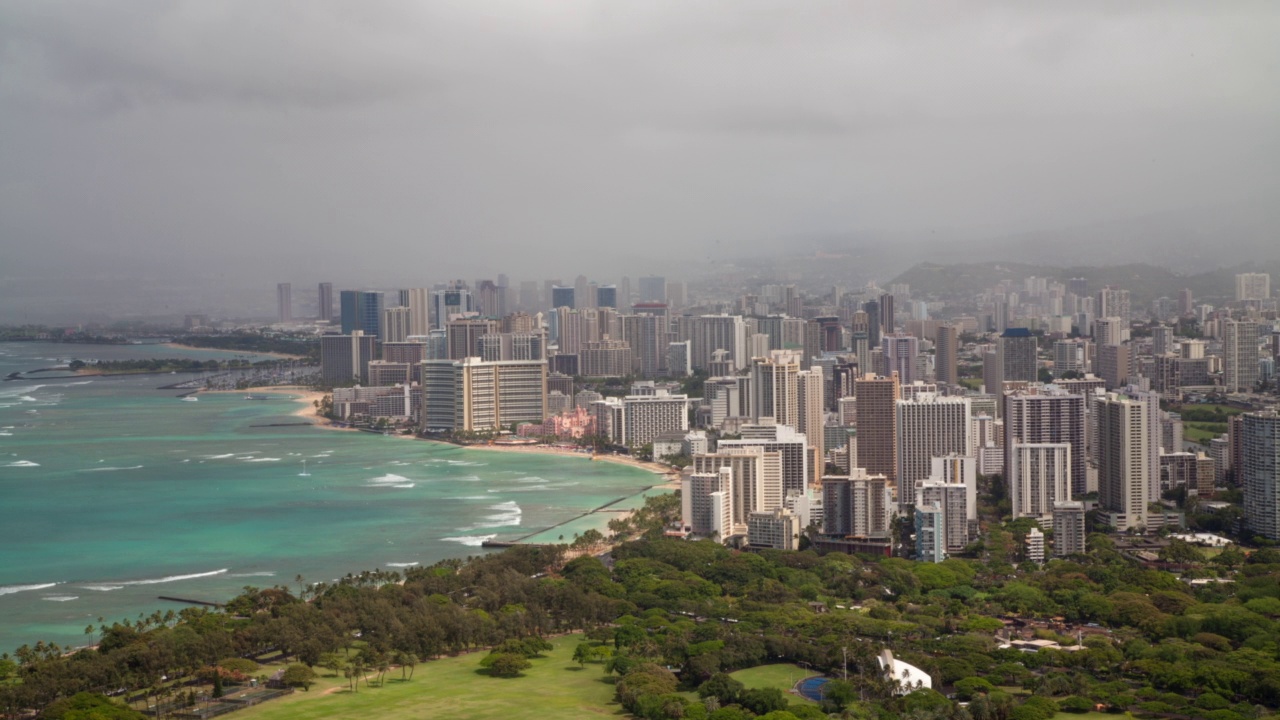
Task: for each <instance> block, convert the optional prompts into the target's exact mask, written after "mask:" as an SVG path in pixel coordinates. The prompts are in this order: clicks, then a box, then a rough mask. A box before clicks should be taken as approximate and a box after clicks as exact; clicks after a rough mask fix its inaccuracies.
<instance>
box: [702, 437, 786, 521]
mask: <svg viewBox="0 0 1280 720" xmlns="http://www.w3.org/2000/svg"><path fill="white" fill-rule="evenodd" d="M690 457H691V459H692V463H691V464H690V466H689V470H690V471H691V472H693V473H695V474H697V473H713V472H717V471H719V470H720V469H722V468H728V469H729V470H730V472H731V473H732V474H731V476H730V477H731V478H732V480H731V482H732V483H733V503H732V511H731V516H732V518H733V525H734V527H735V528H737V527H742V526H745V525H746V524H747V521H748V516H749V515H750V514H751V513H753V512H763V511H769V510H773V509H775V508H779V507H782V506H783V498H784V493H783V490H782V485H783V483H782V453H781V452H778V451H776V450H775V451H768V450H765V448H764V447H763V446H759V445H754V446H749V447H725V448H719V449H718V450H717V451H716V452H714V453H694V454H692V455H691V456H690Z"/></svg>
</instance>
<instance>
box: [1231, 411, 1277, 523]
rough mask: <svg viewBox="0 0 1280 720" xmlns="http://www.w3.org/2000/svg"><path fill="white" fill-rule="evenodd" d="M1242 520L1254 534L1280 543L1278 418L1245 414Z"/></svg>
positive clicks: (1268, 413)
mask: <svg viewBox="0 0 1280 720" xmlns="http://www.w3.org/2000/svg"><path fill="white" fill-rule="evenodd" d="M1242 423H1243V428H1244V429H1243V435H1244V437H1243V444H1244V467H1243V468H1242V472H1241V475H1242V478H1241V480H1242V483H1243V486H1244V519H1245V524H1246V525H1247V526H1248V528H1249V529H1250V530H1252V531H1253V532H1255V533H1257V534H1259V535H1261V536H1263V537H1265V538H1269V539H1271V540H1280V414H1277V413H1276V411H1275V410H1268V411H1266V412H1257V413H1245V415H1244V419H1243V420H1242Z"/></svg>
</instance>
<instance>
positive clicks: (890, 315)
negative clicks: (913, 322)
mask: <svg viewBox="0 0 1280 720" xmlns="http://www.w3.org/2000/svg"><path fill="white" fill-rule="evenodd" d="M896 316H897V308H895V307H894V297H893V295H892V294H890V293H885V294H883V295H881V296H880V330H881V332H884V333H891V332H894V331H895V330H897V329H898V323H897V320H896Z"/></svg>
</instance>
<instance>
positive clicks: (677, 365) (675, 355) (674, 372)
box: [667, 340, 693, 377]
mask: <svg viewBox="0 0 1280 720" xmlns="http://www.w3.org/2000/svg"><path fill="white" fill-rule="evenodd" d="M667 374H668V375H670V376H672V377H688V376H689V375H692V374H693V364H692V363H691V362H690V358H689V341H688V340H682V341H680V342H670V343H667Z"/></svg>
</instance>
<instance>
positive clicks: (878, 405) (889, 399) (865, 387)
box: [854, 373, 900, 487]
mask: <svg viewBox="0 0 1280 720" xmlns="http://www.w3.org/2000/svg"><path fill="white" fill-rule="evenodd" d="M854 386H855V387H856V389H857V392H856V393H855V395H856V396H857V398H858V409H857V413H858V448H857V458H858V460H857V462H856V463H855V466H856V467H860V468H863V469H865V470H866V471H867V472H868V473H871V474H872V475H883V476H885V477H886V478H888V479H889V482H890V484H891V485H892V486H893V487H897V482H898V464H897V457H898V427H897V426H898V420H897V418H898V408H897V404H898V399H899V395H900V386H899V382H898V376H897V375H893V376H890V377H884V376H877V375H872V374H869V373H868V374H867V375H864V376H863V377H862V379H860V380H858V381H856V382H855V383H854Z"/></svg>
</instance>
